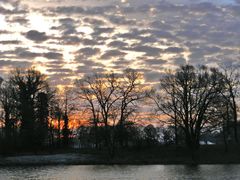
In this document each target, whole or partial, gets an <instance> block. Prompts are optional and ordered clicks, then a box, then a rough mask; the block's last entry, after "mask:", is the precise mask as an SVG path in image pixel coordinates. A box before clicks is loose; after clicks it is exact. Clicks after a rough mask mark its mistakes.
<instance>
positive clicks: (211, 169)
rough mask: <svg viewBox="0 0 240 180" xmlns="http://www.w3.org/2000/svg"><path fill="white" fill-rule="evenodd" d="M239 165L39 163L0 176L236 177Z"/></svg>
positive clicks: (70, 179)
mask: <svg viewBox="0 0 240 180" xmlns="http://www.w3.org/2000/svg"><path fill="white" fill-rule="evenodd" d="M239 169H240V165H199V166H185V165H144V166H100V165H91V166H82V165H75V166H63V165H62V166H60V165H59V166H40V167H1V168H0V180H8V179H14V180H15V179H16V180H17V179H24V180H25V179H34V180H35V179H49V180H65V179H66V180H77V179H80V180H92V179H93V180H95V179H96V180H110V179H113V180H120V179H124V180H128V179H134V180H135V179H139V180H144V179H147V180H148V179H149V180H157V179H161V180H162V179H163V180H165V179H166V180H182V179H184V180H185V179H189V180H192V179H193V180H202V179H203V180H204V179H210V180H212V179H214V180H216V179H217V180H228V179H229V180H230V179H231V180H234V179H240V171H239Z"/></svg>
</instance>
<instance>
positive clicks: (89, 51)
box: [77, 47, 101, 57]
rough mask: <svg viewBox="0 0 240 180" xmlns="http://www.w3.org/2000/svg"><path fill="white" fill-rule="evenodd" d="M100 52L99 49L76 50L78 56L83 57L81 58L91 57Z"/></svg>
mask: <svg viewBox="0 0 240 180" xmlns="http://www.w3.org/2000/svg"><path fill="white" fill-rule="evenodd" d="M100 52H101V51H100V49H99V48H90V47H86V48H82V49H79V50H78V52H77V53H78V55H80V56H83V57H91V56H94V55H97V54H99V53H100Z"/></svg>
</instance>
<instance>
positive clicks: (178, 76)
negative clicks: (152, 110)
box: [152, 65, 223, 152]
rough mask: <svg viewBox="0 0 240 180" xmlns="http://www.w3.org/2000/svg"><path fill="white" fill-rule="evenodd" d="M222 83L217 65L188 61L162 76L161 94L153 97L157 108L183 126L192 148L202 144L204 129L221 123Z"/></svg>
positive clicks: (195, 148)
mask: <svg viewBox="0 0 240 180" xmlns="http://www.w3.org/2000/svg"><path fill="white" fill-rule="evenodd" d="M222 83H223V82H222V75H221V73H220V72H219V71H218V70H217V69H214V68H212V69H208V68H206V67H205V66H202V67H199V68H195V67H193V66H190V65H186V66H182V67H180V69H178V70H177V71H176V72H175V73H172V74H167V75H166V76H165V77H164V78H162V79H161V80H160V92H159V93H160V94H161V95H157V96H154V97H152V99H153V100H154V102H155V103H156V105H157V108H158V110H159V111H160V112H161V113H162V114H164V115H167V116H168V117H169V120H170V121H174V122H173V123H174V124H175V125H177V126H178V127H180V128H182V129H183V131H184V133H185V140H186V144H187V146H188V147H189V148H190V150H191V151H192V152H195V151H196V150H197V149H198V147H199V138H200V134H201V131H202V130H203V129H205V128H206V127H215V126H219V124H220V122H219V121H218V118H219V111H218V110H217V108H218V106H217V105H218V103H219V100H220V99H219V97H220V94H221V92H222V87H221V84H222ZM166 121H167V119H166Z"/></svg>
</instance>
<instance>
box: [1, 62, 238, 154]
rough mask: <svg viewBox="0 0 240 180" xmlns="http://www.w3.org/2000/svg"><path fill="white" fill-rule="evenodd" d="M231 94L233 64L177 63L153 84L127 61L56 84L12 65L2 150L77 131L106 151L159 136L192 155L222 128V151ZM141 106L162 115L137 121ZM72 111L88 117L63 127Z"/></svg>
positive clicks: (84, 142) (233, 126)
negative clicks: (119, 69) (110, 69)
mask: <svg viewBox="0 0 240 180" xmlns="http://www.w3.org/2000/svg"><path fill="white" fill-rule="evenodd" d="M150 89H151V90H150ZM238 98H239V75H238V71H237V70H236V69H234V68H223V67H220V68H208V67H206V66H199V67H194V66H191V65H184V66H181V67H179V68H178V69H177V70H175V71H168V72H166V73H165V75H164V76H163V77H161V79H160V81H159V86H158V87H157V88H151V87H146V86H145V85H144V78H143V74H141V73H139V72H137V71H135V70H133V69H126V70H125V71H123V72H122V73H115V72H105V73H101V74H92V75H86V76H84V77H81V78H78V79H76V81H75V83H74V84H73V86H72V88H68V89H65V90H64V91H61V92H60V91H57V90H56V89H53V88H51V87H50V86H49V84H48V81H47V77H46V76H45V75H43V74H41V73H40V72H39V71H36V70H35V69H16V70H14V71H12V72H11V74H10V76H9V78H7V79H0V107H1V125H2V129H1V130H2V131H1V132H2V133H1V136H0V145H1V151H5V152H11V151H18V150H22V151H33V150H34V151H36V150H41V149H44V148H68V147H70V146H71V145H72V140H73V139H75V140H76V139H78V140H79V141H78V143H80V144H79V148H94V149H96V150H98V151H100V150H104V151H107V152H108V154H110V155H111V156H114V155H115V153H116V150H118V149H123V148H129V147H136V148H141V147H144V148H148V147H156V146H159V145H161V144H164V145H167V146H169V145H170V146H171V145H174V144H175V145H176V146H186V147H187V148H188V149H189V150H190V151H191V152H192V155H194V154H195V152H196V151H198V149H199V147H200V141H201V139H204V140H205V141H206V139H208V137H210V136H211V139H212V138H213V137H217V136H221V139H222V142H223V144H225V150H226V151H227V150H228V146H229V145H230V144H238V143H239V132H238V129H239V122H238V102H239V101H238ZM150 102H153V105H152V104H151V103H150ZM149 104H151V106H149ZM145 108H148V109H154V111H153V112H154V117H158V119H160V122H161V123H154V124H150V123H149V121H147V119H146V121H145V122H142V123H141V124H139V123H136V119H138V115H139V113H140V111H141V110H143V109H145ZM79 112H84V113H85V114H87V116H86V118H87V121H88V123H86V124H84V125H83V126H81V127H75V128H78V129H77V131H76V129H72V130H70V128H69V124H70V121H71V115H72V114H73V113H79ZM149 118H150V117H149ZM149 118H148V119H149ZM209 139H210V138H209Z"/></svg>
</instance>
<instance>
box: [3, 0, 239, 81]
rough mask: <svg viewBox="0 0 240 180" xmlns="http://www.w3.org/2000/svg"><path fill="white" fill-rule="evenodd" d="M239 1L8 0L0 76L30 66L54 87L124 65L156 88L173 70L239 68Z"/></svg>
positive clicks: (4, 6)
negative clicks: (199, 66)
mask: <svg viewBox="0 0 240 180" xmlns="http://www.w3.org/2000/svg"><path fill="white" fill-rule="evenodd" d="M239 9H240V3H239V1H238V0H232V1H231V0H229V1H226V0H221V1H217V2H213V1H207V0H205V1H204V0H201V1H200V0H199V1H188V0H168V1H166V0H149V1H148V2H147V3H146V2H145V1H138V0H128V1H117V0H89V1H84V0H68V1H65V0H49V1H44V0H39V1H37V2H36V1H33V0H23V1H18V0H5V1H4V2H0V24H1V27H0V44H1V47H3V48H1V50H0V51H1V54H0V65H1V66H0V74H1V75H4V74H5V73H6V72H7V71H8V70H10V69H11V68H14V67H30V66H35V67H36V68H38V69H39V70H41V71H43V72H44V73H46V74H48V75H49V76H50V80H51V83H52V84H54V85H58V84H69V83H70V82H72V81H73V79H74V78H76V77H81V76H82V75H84V74H88V73H93V72H102V71H105V70H114V71H116V72H119V71H121V70H123V69H125V68H127V67H129V68H135V69H137V70H139V71H141V72H144V73H145V80H146V83H155V82H157V81H158V79H159V77H160V76H161V75H162V73H163V71H164V69H166V68H175V67H176V66H178V65H182V64H186V63H190V64H194V65H197V64H208V65H212V66H216V65H217V64H222V63H224V64H234V65H239V64H240V59H239V56H240V55H239V47H240V40H239V37H240V28H239V27H240V11H239Z"/></svg>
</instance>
